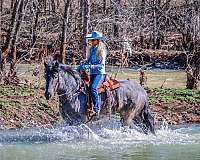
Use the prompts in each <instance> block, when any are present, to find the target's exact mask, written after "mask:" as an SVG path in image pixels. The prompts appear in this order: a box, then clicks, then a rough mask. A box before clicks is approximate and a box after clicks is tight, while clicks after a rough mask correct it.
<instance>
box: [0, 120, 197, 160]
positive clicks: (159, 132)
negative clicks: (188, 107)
mask: <svg viewBox="0 0 200 160" xmlns="http://www.w3.org/2000/svg"><path fill="white" fill-rule="evenodd" d="M0 159H1V160H68V159H117V160H118V159H136V160H146V159H149V160H200V126H199V125H187V126H168V125H166V124H163V125H161V126H158V127H157V129H156V135H144V134H143V133H140V132H139V131H138V130H137V128H133V129H128V130H124V129H123V128H120V125H119V122H118V121H112V122H111V123H108V121H105V122H102V123H99V124H94V125H91V126H86V125H81V126H78V127H70V126H65V127H63V126H62V127H55V128H54V129H39V128H35V129H28V130H15V131H1V132H0Z"/></svg>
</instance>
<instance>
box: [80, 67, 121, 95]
mask: <svg viewBox="0 0 200 160" xmlns="http://www.w3.org/2000/svg"><path fill="white" fill-rule="evenodd" d="M81 78H82V80H83V81H84V82H85V83H86V84H87V85H88V86H89V84H90V76H89V74H88V73H87V72H85V71H83V72H82V73H81ZM119 87H120V83H119V82H118V81H117V80H116V79H112V78H111V77H109V76H108V75H106V77H105V79H104V81H103V83H102V84H101V85H100V86H99V87H98V88H97V91H98V93H99V94H100V93H103V92H107V91H112V90H115V89H117V88H119Z"/></svg>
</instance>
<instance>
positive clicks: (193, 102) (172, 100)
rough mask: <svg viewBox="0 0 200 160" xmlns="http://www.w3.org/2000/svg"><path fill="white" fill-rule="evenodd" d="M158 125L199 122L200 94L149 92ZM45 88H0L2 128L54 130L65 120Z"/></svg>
mask: <svg viewBox="0 0 200 160" xmlns="http://www.w3.org/2000/svg"><path fill="white" fill-rule="evenodd" d="M147 92H148V94H149V102H150V109H151V111H152V112H153V114H154V115H155V120H156V123H157V124H159V123H161V122H162V121H166V122H168V123H169V124H188V123H200V91H198V90H186V89H160V88H154V89H147ZM43 95H44V93H43V89H34V88H30V87H28V86H26V85H23V86H4V85H0V129H16V128H30V127H44V126H45V127H52V126H53V125H55V124H58V123H59V121H62V118H61V117H60V115H59V108H58V103H57V101H56V100H52V101H50V102H48V101H46V100H45V98H44V96H43Z"/></svg>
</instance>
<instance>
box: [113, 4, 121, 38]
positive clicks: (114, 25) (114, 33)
mask: <svg viewBox="0 0 200 160" xmlns="http://www.w3.org/2000/svg"><path fill="white" fill-rule="evenodd" d="M115 3H116V5H120V0H115ZM114 10H115V23H113V36H114V37H116V38H118V37H119V26H118V25H117V23H116V22H117V19H118V15H119V11H118V8H117V7H115V9H114Z"/></svg>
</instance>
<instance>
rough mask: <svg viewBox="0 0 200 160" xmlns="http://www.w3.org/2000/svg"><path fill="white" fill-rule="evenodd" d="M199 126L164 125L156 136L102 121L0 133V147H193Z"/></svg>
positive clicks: (198, 139) (199, 134)
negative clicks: (20, 143)
mask: <svg viewBox="0 0 200 160" xmlns="http://www.w3.org/2000/svg"><path fill="white" fill-rule="evenodd" d="M199 130H200V126H190V127H188V126H179V127H177V126H168V124H167V123H166V122H163V124H162V125H161V126H158V127H157V129H156V135H152V134H149V135H145V134H143V133H141V132H139V131H138V129H137V128H133V129H126V130H124V128H122V127H120V124H119V121H117V120H111V123H109V121H103V122H101V123H100V124H97V123H94V124H92V125H90V126H88V125H85V124H82V125H80V126H61V127H56V128H53V129H48V128H36V129H28V130H16V131H1V132H0V143H13V142H14V143H15V142H23V143H24V142H27V143H30V142H31V143H43V142H54V143H57V142H59V143H60V142H63V143H65V142H69V143H70V142H71V143H74V142H81V143H83V142H84V143H88V142H92V143H98V144H105V143H106V144H111V145H130V144H154V145H160V144H196V143H198V144H199V143H200V132H199Z"/></svg>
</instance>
